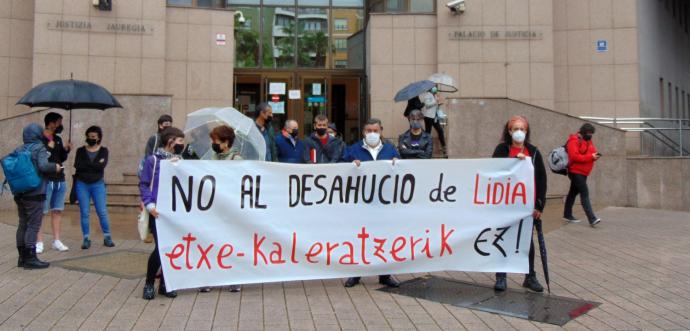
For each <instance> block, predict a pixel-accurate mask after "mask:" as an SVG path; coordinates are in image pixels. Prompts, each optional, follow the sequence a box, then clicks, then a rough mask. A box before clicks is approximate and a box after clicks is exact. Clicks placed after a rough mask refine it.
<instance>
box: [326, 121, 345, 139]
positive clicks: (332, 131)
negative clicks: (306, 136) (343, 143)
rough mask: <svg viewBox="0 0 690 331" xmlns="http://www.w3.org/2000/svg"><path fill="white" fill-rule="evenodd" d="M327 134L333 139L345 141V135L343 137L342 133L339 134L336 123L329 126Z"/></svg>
mask: <svg viewBox="0 0 690 331" xmlns="http://www.w3.org/2000/svg"><path fill="white" fill-rule="evenodd" d="M326 132H327V133H328V135H329V136H331V137H333V138H338V139H340V140H343V135H341V134H340V132H338V128H337V127H336V126H335V123H330V124H328V129H326Z"/></svg>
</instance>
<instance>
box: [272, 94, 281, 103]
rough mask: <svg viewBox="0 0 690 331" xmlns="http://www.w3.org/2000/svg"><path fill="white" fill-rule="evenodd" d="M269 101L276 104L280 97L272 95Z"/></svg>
mask: <svg viewBox="0 0 690 331" xmlns="http://www.w3.org/2000/svg"><path fill="white" fill-rule="evenodd" d="M271 101H273V102H278V101H280V96H278V95H277V94H274V95H272V96H271Z"/></svg>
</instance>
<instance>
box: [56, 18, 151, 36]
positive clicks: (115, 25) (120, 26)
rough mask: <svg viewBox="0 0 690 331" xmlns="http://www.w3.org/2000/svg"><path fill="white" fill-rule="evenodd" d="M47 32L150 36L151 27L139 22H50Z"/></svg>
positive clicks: (60, 20)
mask: <svg viewBox="0 0 690 331" xmlns="http://www.w3.org/2000/svg"><path fill="white" fill-rule="evenodd" d="M47 27H48V30H63V31H74V32H105V33H127V34H152V33H153V30H154V28H153V25H151V24H142V23H141V22H137V21H131V22H125V21H120V20H118V21H117V22H115V21H101V20H98V21H90V20H62V19H57V20H51V21H48V23H47Z"/></svg>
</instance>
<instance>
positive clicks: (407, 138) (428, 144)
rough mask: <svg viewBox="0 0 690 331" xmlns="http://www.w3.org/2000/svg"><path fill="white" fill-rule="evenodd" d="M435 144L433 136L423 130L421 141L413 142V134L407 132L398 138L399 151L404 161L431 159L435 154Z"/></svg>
mask: <svg viewBox="0 0 690 331" xmlns="http://www.w3.org/2000/svg"><path fill="white" fill-rule="evenodd" d="M433 148H434V143H433V141H432V140H431V135H430V134H428V133H426V132H424V130H422V136H421V137H420V138H419V141H417V142H415V143H413V142H412V133H411V132H410V130H407V131H405V133H403V134H401V135H400V137H398V151H399V152H400V156H402V158H403V159H430V158H431V155H432V153H433Z"/></svg>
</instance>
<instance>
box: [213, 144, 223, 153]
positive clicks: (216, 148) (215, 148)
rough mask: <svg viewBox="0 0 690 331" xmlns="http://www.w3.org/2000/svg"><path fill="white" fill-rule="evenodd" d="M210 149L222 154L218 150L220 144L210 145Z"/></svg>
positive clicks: (219, 149)
mask: <svg viewBox="0 0 690 331" xmlns="http://www.w3.org/2000/svg"><path fill="white" fill-rule="evenodd" d="M211 149H212V150H213V151H214V152H216V153H222V152H223V150H222V149H221V148H220V144H216V143H213V144H211Z"/></svg>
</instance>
